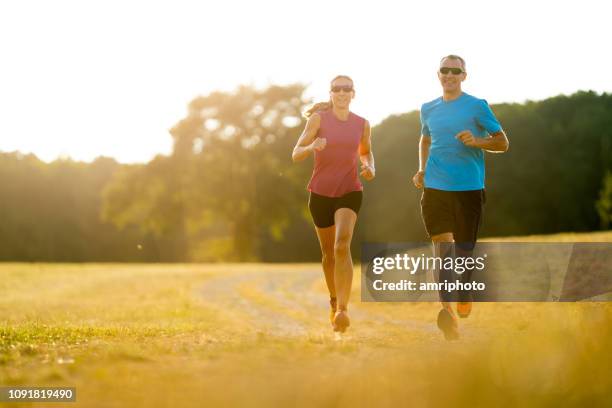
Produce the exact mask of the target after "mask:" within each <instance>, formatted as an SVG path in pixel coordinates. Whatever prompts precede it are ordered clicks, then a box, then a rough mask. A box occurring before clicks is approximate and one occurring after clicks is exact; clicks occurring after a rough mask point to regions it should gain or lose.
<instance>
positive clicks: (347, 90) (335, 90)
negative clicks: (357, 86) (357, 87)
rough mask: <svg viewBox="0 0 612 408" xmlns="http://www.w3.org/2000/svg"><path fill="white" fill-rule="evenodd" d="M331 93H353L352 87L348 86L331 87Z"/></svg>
mask: <svg viewBox="0 0 612 408" xmlns="http://www.w3.org/2000/svg"><path fill="white" fill-rule="evenodd" d="M331 91H332V92H333V93H338V92H340V91H344V92H345V93H351V92H353V87H352V86H350V85H344V86H332V88H331Z"/></svg>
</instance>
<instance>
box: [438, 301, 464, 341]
mask: <svg viewBox="0 0 612 408" xmlns="http://www.w3.org/2000/svg"><path fill="white" fill-rule="evenodd" d="M438 328H439V329H440V330H442V333H444V338H445V339H446V340H458V339H459V325H458V324H457V317H455V314H454V313H453V312H452V310H448V309H446V308H442V310H440V312H439V313H438Z"/></svg>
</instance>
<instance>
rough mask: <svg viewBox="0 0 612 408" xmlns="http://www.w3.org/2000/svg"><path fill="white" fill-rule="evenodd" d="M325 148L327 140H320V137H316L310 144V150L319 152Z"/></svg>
mask: <svg viewBox="0 0 612 408" xmlns="http://www.w3.org/2000/svg"><path fill="white" fill-rule="evenodd" d="M325 146H327V139H325V138H322V137H317V138H316V139H315V140H313V142H312V143H311V144H310V150H312V151H317V152H320V151H321V150H323V149H325Z"/></svg>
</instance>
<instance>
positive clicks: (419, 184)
mask: <svg viewBox="0 0 612 408" xmlns="http://www.w3.org/2000/svg"><path fill="white" fill-rule="evenodd" d="M424 177H425V172H424V171H423V170H419V171H417V172H416V174H415V175H414V177H412V182H413V183H414V185H415V186H416V188H423V178H424Z"/></svg>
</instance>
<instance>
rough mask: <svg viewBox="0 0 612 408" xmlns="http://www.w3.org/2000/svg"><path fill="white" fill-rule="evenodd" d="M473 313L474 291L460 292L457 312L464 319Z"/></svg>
mask: <svg viewBox="0 0 612 408" xmlns="http://www.w3.org/2000/svg"><path fill="white" fill-rule="evenodd" d="M470 313H472V293H471V292H467V293H461V292H460V293H459V301H458V302H457V314H458V315H459V317H461V318H462V319H465V318H466V317H468V316H469V315H470Z"/></svg>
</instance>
